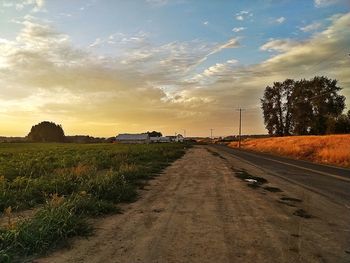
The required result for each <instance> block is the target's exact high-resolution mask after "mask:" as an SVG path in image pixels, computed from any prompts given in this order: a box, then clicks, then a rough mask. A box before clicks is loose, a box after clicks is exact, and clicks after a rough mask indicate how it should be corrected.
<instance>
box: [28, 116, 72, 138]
mask: <svg viewBox="0 0 350 263" xmlns="http://www.w3.org/2000/svg"><path fill="white" fill-rule="evenodd" d="M27 137H28V139H29V140H30V141H32V142H64V139H65V136H64V131H63V129H62V126H61V125H57V124H55V123H53V122H48V121H43V122H41V123H39V124H37V125H34V126H33V127H32V128H31V130H30V132H29V134H28V136H27Z"/></svg>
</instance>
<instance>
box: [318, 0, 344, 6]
mask: <svg viewBox="0 0 350 263" xmlns="http://www.w3.org/2000/svg"><path fill="white" fill-rule="evenodd" d="M337 2H339V0H314V4H315V6H316V7H326V6H330V5H333V4H335V3H337Z"/></svg>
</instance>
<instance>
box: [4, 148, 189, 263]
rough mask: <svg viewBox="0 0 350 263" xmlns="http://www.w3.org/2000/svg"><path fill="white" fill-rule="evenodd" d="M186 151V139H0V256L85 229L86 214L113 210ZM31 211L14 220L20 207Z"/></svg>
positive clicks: (16, 256) (33, 249) (37, 249)
mask: <svg viewBox="0 0 350 263" xmlns="http://www.w3.org/2000/svg"><path fill="white" fill-rule="evenodd" d="M184 152H185V145H184V144H150V145H118V144H90V145H89V144H24V143H22V144H20V143H19V144H0V210H1V211H3V214H2V217H3V218H4V217H6V224H5V225H3V226H1V227H0V262H15V261H18V260H20V259H21V258H22V259H23V257H27V256H30V255H33V254H37V253H43V252H45V251H46V250H47V249H49V248H52V247H55V246H57V245H61V244H62V243H63V242H64V241H65V240H66V239H67V238H68V237H71V236H75V235H86V234H88V233H90V232H91V227H90V226H89V224H88V223H87V221H86V219H87V218H88V217H91V216H98V215H102V214H107V213H113V212H117V211H118V209H117V206H116V204H118V203H119V202H128V201H132V200H134V199H135V197H136V195H137V193H136V189H137V186H138V185H140V184H141V183H142V181H143V180H146V179H149V178H152V177H153V176H154V175H156V174H157V173H159V172H160V171H161V170H162V169H163V168H165V167H166V166H167V165H169V164H170V163H171V162H172V161H174V160H175V159H177V158H179V157H181V156H182V155H183V154H184ZM33 208H35V210H34V211H36V212H35V213H34V215H33V216H31V217H30V218H25V219H22V220H14V218H13V217H14V214H16V212H18V211H21V210H28V209H29V210H30V209H33Z"/></svg>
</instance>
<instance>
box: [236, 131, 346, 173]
mask: <svg viewBox="0 0 350 263" xmlns="http://www.w3.org/2000/svg"><path fill="white" fill-rule="evenodd" d="M229 146H230V147H234V148H235V147H238V142H231V143H229ZM242 148H243V149H247V150H252V151H259V152H266V153H271V154H276V155H283V156H288V157H292V158H295V159H302V160H308V161H312V162H317V163H323V164H330V165H337V166H344V167H350V134H344V135H324V136H311V135H309V136H288V137H272V138H263V139H246V140H244V141H242Z"/></svg>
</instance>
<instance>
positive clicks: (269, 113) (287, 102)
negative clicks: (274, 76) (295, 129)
mask: <svg viewBox="0 0 350 263" xmlns="http://www.w3.org/2000/svg"><path fill="white" fill-rule="evenodd" d="M294 85H295V82H294V80H292V79H286V80H285V81H284V82H282V83H281V82H274V84H273V86H272V87H270V86H267V87H266V89H265V92H264V97H263V98H262V99H261V108H262V110H263V114H264V122H265V125H266V129H267V130H268V131H269V134H270V135H278V136H283V135H290V134H291V132H292V126H291V125H292V94H293V88H294Z"/></svg>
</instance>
